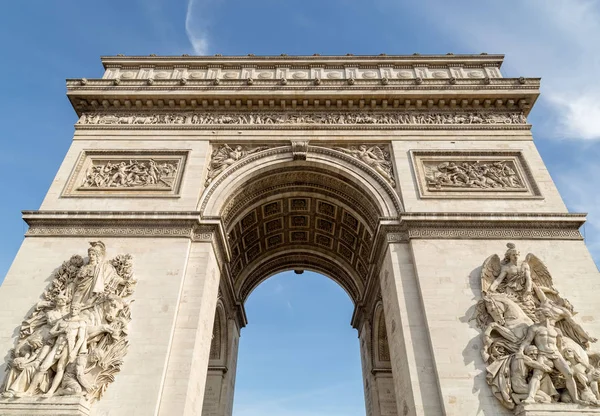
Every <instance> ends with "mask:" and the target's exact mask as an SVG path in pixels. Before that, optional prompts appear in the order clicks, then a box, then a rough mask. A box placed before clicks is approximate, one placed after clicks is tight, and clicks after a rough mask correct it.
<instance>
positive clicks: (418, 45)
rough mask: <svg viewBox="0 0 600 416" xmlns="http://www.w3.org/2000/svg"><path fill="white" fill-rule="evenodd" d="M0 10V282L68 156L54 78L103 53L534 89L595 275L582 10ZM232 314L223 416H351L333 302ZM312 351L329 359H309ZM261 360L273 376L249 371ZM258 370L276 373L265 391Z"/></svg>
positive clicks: (140, 3)
mask: <svg viewBox="0 0 600 416" xmlns="http://www.w3.org/2000/svg"><path fill="white" fill-rule="evenodd" d="M1 10H2V12H1V13H0V35H1V39H2V42H0V52H1V53H2V55H1V56H2V65H0V79H2V82H1V83H0V97H1V98H2V99H1V100H0V121H1V132H2V134H1V136H0V156H1V157H2V166H3V169H2V171H3V172H2V180H1V181H0V195H2V203H1V204H0V229H1V230H2V237H1V238H0V279H2V278H3V276H4V275H5V273H6V271H7V270H8V268H9V267H10V263H11V262H12V259H13V257H14V255H15V254H16V252H17V250H18V247H19V245H20V243H21V241H22V239H23V233H24V232H25V225H24V223H23V222H22V221H21V214H20V211H21V210H23V209H37V208H38V207H39V205H40V203H41V201H42V199H43V197H44V195H45V193H46V191H47V189H48V187H49V185H50V183H51V181H52V179H53V177H54V175H55V173H56V170H57V169H58V166H59V164H60V162H61V161H62V158H63V157H64V155H65V153H66V151H67V148H68V147H69V144H70V140H71V137H72V134H73V123H75V121H76V117H75V114H74V112H73V111H72V109H71V107H70V105H69V103H68V101H67V99H66V97H65V83H64V80H65V78H78V77H87V78H94V77H100V76H101V74H102V67H101V65H100V61H99V57H100V56H101V55H115V54H118V53H123V54H127V55H148V54H151V53H155V54H158V55H180V54H183V53H188V54H194V53H196V54H199V53H207V54H215V53H221V54H224V55H225V54H242V55H245V54H248V53H254V54H256V55H260V54H280V53H287V54H289V55H293V54H313V53H320V54H346V53H354V54H357V55H358V54H379V53H387V54H412V53H414V52H419V53H421V54H432V53H442V54H443V53H446V52H454V53H480V52H489V53H503V54H506V59H505V64H504V66H503V72H504V74H505V76H529V77H538V76H541V77H542V78H543V79H542V96H541V99H540V100H538V103H537V104H536V107H535V108H534V110H533V112H532V114H531V116H530V121H531V122H532V123H533V125H534V130H533V133H534V137H535V139H536V143H537V146H538V148H539V151H540V153H541V154H542V157H543V158H544V161H545V162H546V165H547V166H548V169H549V171H550V174H551V175H552V177H553V179H554V181H555V182H556V184H557V186H558V188H559V190H560V192H561V194H562V196H563V198H564V200H565V202H566V204H567V205H568V207H569V209H570V210H571V211H573V212H588V213H589V217H588V222H587V224H586V225H585V228H584V229H583V232H584V234H585V236H586V241H587V244H588V247H589V248H590V250H591V252H592V254H593V256H594V258H595V260H596V263H597V264H598V263H599V262H600V192H599V191H600V185H599V182H600V179H599V178H598V160H599V159H600V83H599V82H597V77H598V74H600V58H599V57H600V42H598V39H600V25H599V24H598V22H599V21H600V4H599V2H597V1H583V0H570V1H568V2H566V1H558V0H556V1H555V0H528V1H526V2H524V1H517V0H506V1H503V2H473V1H465V0H453V1H451V2H450V1H447V0H421V1H399V0H373V1H371V2H368V3H367V2H364V1H358V0H330V1H322V0H321V1H315V0H304V1H301V2H284V1H281V0H279V1H275V0H254V1H252V2H244V1H235V2H234V1H231V0H207V1H203V0H192V1H186V0H129V1H123V0H121V1H113V0H105V1H102V2H86V1H81V0H79V1H75V0H63V1H60V2H49V1H44V0H37V1H15V2H3V3H2V9H1ZM60 261H62V259H57V262H60ZM315 294H316V295H315ZM321 295H322V296H323V297H322V296H321ZM328 297H329V298H328ZM326 299H329V302H327V301H326ZM284 300H285V301H287V302H289V305H290V306H289V307H288V305H287V303H285V302H284ZM319 302H320V303H319ZM247 307H248V315H249V319H250V325H249V326H248V327H247V328H246V329H244V331H243V336H242V340H241V351H240V364H239V375H238V376H239V379H238V380H239V381H238V384H237V393H236V395H237V396H236V406H235V410H234V412H235V414H236V416H252V415H259V414H269V413H265V412H264V409H276V410H277V411H276V412H275V413H270V414H278V415H283V416H321V415H336V414H340V415H342V414H343V415H345V416H353V415H364V408H362V407H361V406H362V404H361V403H362V390H361V389H362V387H361V381H360V375H359V374H360V365H359V360H358V342H357V339H356V333H355V331H354V330H352V329H351V328H350V326H349V321H350V314H351V309H352V305H351V302H350V301H349V299H348V298H347V296H346V295H345V293H344V292H343V291H342V290H341V289H340V288H338V287H337V286H335V285H334V284H333V283H332V282H331V281H329V280H328V279H326V278H323V277H318V276H316V277H315V276H312V275H309V274H308V273H306V274H305V275H303V276H302V278H299V277H298V276H289V275H284V276H279V277H276V278H273V279H271V280H269V281H267V282H266V283H265V284H264V285H261V286H260V287H259V288H258V289H257V290H256V292H255V293H253V295H252V296H251V298H250V300H249V301H248V304H247ZM286 308H287V309H286ZM292 329H293V330H292ZM343 331H346V332H343ZM333 335H335V336H333ZM267 341H268V342H267ZM318 344H320V346H323V345H325V346H326V347H327V348H326V350H327V351H326V352H327V354H329V353H330V352H331V351H335V352H336V354H333V355H327V354H326V355H324V356H322V357H321V356H319V354H316V350H315V349H314V347H315V346H316V345H318ZM259 347H263V348H268V349H266V350H265V349H261V348H259ZM319 351H321V349H319ZM272 356H282V360H281V362H278V363H277V365H276V366H274V365H273V364H268V363H267V364H264V365H260V363H265V361H264V360H265V359H266V358H267V357H272ZM346 357H349V358H348V360H349V361H346V363H345V364H344V363H343V362H342V361H341V360H342V358H344V359H345V358H346ZM284 358H285V359H287V360H288V361H285V360H284ZM337 358H339V359H340V361H335V359H337ZM321 359H327V360H328V361H320V360H321ZM331 360H333V361H331ZM284 362H285V363H284ZM327 362H329V363H330V364H327ZM284 366H285V367H284ZM269 367H279V368H285V369H286V370H285V371H283V372H281V374H280V375H279V376H277V377H276V376H272V375H269V374H268V373H267V371H268V370H272V368H269ZM254 372H260V374H264V378H265V379H266V380H265V383H264V384H260V383H258V382H257V379H256V378H253V377H252V374H253V373H254ZM327 389H330V390H327ZM349 398H350V399H349ZM348 400H356V402H357V403H358V404H357V405H355V406H352V407H351V408H347V407H344V406H345V404H344V403H347V402H348ZM352 403H354V402H352ZM261 406H262V407H261ZM265 406H267V407H265ZM269 406H270V407H269ZM257 409H258V410H257ZM261 409H263V411H262V412H261ZM351 409H354V410H351ZM335 410H337V411H338V413H335Z"/></svg>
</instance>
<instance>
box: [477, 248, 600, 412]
mask: <svg viewBox="0 0 600 416" xmlns="http://www.w3.org/2000/svg"><path fill="white" fill-rule="evenodd" d="M507 246H508V250H507V251H506V254H505V256H504V260H500V258H499V257H498V256H497V255H495V254H494V255H492V256H490V257H488V258H487V259H486V260H485V262H484V263H483V267H482V271H481V291H482V299H481V301H479V302H478V304H477V307H476V315H475V318H476V320H477V324H478V326H479V327H480V328H481V329H482V330H483V334H482V336H483V349H482V357H483V359H484V361H485V363H486V370H487V376H486V380H487V382H488V384H489V385H490V387H491V389H492V392H493V394H494V395H495V397H496V398H498V400H500V402H501V403H502V404H503V405H504V406H505V407H507V408H509V409H514V408H515V407H516V406H517V405H519V404H520V403H534V402H538V403H550V402H561V403H578V404H581V405H587V406H591V405H594V406H600V392H599V391H598V390H599V389H598V380H600V369H598V367H597V364H598V363H599V362H600V353H595V352H592V351H590V350H589V348H590V344H591V343H592V342H596V338H594V337H592V336H591V335H590V334H588V333H587V332H586V331H585V330H584V329H583V327H582V326H581V325H580V324H579V323H578V322H577V321H576V320H575V318H574V316H575V314H576V313H575V312H574V310H573V306H572V305H571V303H570V302H569V301H568V300H567V299H564V298H563V297H561V296H560V294H559V292H558V291H557V290H556V289H555V288H554V285H553V281H552V276H551V275H550V272H549V271H548V269H547V268H546V266H545V265H544V264H543V263H542V261H541V260H540V259H538V258H537V257H536V256H535V255H533V254H531V253H530V254H528V255H527V256H526V258H525V260H524V261H523V263H521V264H519V261H518V251H517V250H516V247H515V246H514V244H512V243H509V244H507ZM532 310H533V314H532V313H531V311H532ZM508 374H510V378H507V375H508Z"/></svg>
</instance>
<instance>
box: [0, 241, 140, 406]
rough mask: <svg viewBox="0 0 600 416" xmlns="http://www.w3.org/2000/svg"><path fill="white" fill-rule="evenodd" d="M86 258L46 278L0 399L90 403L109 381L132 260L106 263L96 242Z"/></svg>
mask: <svg viewBox="0 0 600 416" xmlns="http://www.w3.org/2000/svg"><path fill="white" fill-rule="evenodd" d="M88 254H89V261H88V262H87V263H86V262H85V261H84V259H83V258H82V257H81V256H78V255H74V256H72V257H71V258H70V259H69V260H68V261H66V262H64V263H63V264H62V265H61V266H60V267H59V268H57V269H56V270H55V271H54V272H53V275H52V281H51V283H50V284H49V286H48V287H47V289H46V290H45V291H44V293H43V294H42V300H41V301H40V302H38V303H37V305H36V306H35V308H33V309H32V312H31V313H30V315H29V316H28V317H27V319H25V320H24V321H23V323H22V325H21V328H20V330H19V339H18V341H17V343H16V346H15V348H14V349H12V350H11V351H10V353H9V357H10V358H9V361H8V366H7V374H6V378H5V380H4V382H3V384H2V385H1V386H0V394H1V396H0V398H13V397H21V396H38V397H40V396H41V397H50V396H53V395H55V394H57V395H82V396H85V397H86V398H87V399H88V400H90V401H94V400H98V399H99V398H100V397H101V396H102V394H103V393H104V391H105V390H106V387H107V385H108V384H109V383H111V382H112V381H113V380H114V375H115V374H116V373H117V372H118V371H119V370H120V367H121V365H122V362H123V357H124V356H125V354H126V353H127V348H128V341H127V333H128V330H127V327H128V324H129V322H130V321H131V312H130V309H129V305H130V303H131V302H130V301H128V300H127V298H128V297H129V296H131V295H132V294H133V289H134V286H135V284H136V280H135V279H133V270H132V267H133V266H132V259H131V256H130V255H119V256H117V257H115V258H114V259H112V260H110V261H107V260H105V254H106V249H105V246H104V244H103V243H102V242H100V241H98V242H92V243H90V248H89V250H88ZM88 350H91V353H90V354H88Z"/></svg>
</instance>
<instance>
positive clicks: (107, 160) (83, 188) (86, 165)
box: [63, 150, 188, 197]
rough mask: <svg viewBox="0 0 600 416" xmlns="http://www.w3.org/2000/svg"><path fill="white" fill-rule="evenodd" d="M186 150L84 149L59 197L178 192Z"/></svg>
mask: <svg viewBox="0 0 600 416" xmlns="http://www.w3.org/2000/svg"><path fill="white" fill-rule="evenodd" d="M187 155H188V152H187V151H170V150H160V151H147V150H144V151H131V150H126V151H122V150H101V151H97V150H86V151H83V152H82V153H81V156H80V157H79V161H78V162H77V165H76V166H75V169H74V171H73V173H72V175H71V178H70V179H69V182H68V183H67V186H66V188H65V190H64V192H63V196H76V197H81V196H92V197H93V196H101V197H107V196H109V197H111V196H127V197H137V196H167V197H176V196H178V195H179V188H180V185H181V180H182V176H183V170H184V167H185V162H186V159H187Z"/></svg>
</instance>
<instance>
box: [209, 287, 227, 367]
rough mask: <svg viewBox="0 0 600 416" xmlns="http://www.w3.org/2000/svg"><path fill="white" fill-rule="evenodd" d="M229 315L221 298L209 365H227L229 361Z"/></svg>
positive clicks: (214, 324)
mask: <svg viewBox="0 0 600 416" xmlns="http://www.w3.org/2000/svg"><path fill="white" fill-rule="evenodd" d="M227 344H228V343H227V315H226V312H225V306H224V305H223V302H222V301H221V299H219V300H218V302H217V306H216V309H215V319H214V323H213V332H212V340H211V343H210V355H209V360H210V361H209V365H211V366H225V365H226V362H227Z"/></svg>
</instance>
